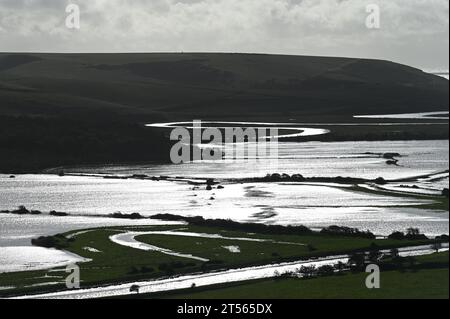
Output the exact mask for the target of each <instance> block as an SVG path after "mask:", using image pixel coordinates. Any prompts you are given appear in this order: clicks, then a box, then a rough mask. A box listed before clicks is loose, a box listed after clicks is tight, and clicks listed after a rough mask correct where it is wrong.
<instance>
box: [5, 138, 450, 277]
mask: <svg viewBox="0 0 450 319" xmlns="http://www.w3.org/2000/svg"><path fill="white" fill-rule="evenodd" d="M448 147H449V144H448V140H445V141H396V142H392V141H383V142H337V143H321V142H306V143H280V145H279V159H278V161H277V163H276V164H277V166H276V167H274V166H272V164H273V161H267V160H266V159H264V158H261V159H259V160H256V161H255V162H252V163H248V162H247V161H245V160H238V161H233V162H230V161H225V162H223V161H217V162H214V161H212V162H194V163H189V164H181V165H148V166H115V167H95V168H84V169H82V170H81V171H82V172H84V173H91V174H94V173H101V174H115V175H131V174H147V175H149V176H154V175H156V176H159V175H166V176H173V177H176V176H183V177H187V178H189V177H192V178H195V177H197V178H209V177H212V178H218V179H220V178H243V177H261V176H265V175H266V174H268V173H274V172H280V173H281V172H283V173H288V174H294V173H300V174H303V175H304V176H306V177H313V176H325V177H335V176H350V177H363V178H377V177H379V176H382V177H384V178H385V179H399V178H405V177H411V176H422V175H428V174H432V173H439V174H438V175H435V176H434V177H424V178H422V179H419V180H417V181H415V182H414V183H413V184H414V185H415V184H418V185H419V186H420V187H423V188H429V189H431V190H427V191H424V192H423V193H426V192H429V191H434V192H439V190H441V189H442V188H444V187H447V188H448V172H445V170H448V168H449V154H448ZM386 152H398V153H400V154H401V155H402V156H401V157H399V158H398V159H399V163H398V166H394V165H387V164H386V159H383V158H382V157H381V156H380V154H383V153H386ZM268 163H269V164H268ZM275 168H278V169H276V170H275ZM403 184H407V183H403V182H398V183H397V184H393V185H390V186H388V187H393V186H397V187H402V186H405V185H403ZM223 185H224V187H225V188H224V189H220V190H219V189H214V190H213V191H207V190H206V189H205V187H204V186H200V187H199V188H198V189H194V187H193V186H192V185H188V184H187V183H182V182H172V181H151V180H136V179H127V180H124V179H105V178H102V177H89V176H64V177H59V176H55V175H19V176H16V178H10V177H9V176H6V175H0V210H12V209H15V208H16V207H17V206H19V205H25V206H26V207H27V208H28V209H35V210H41V211H43V212H48V211H51V210H56V211H63V212H67V213H70V214H71V215H73V216H69V217H49V216H48V215H38V216H18V215H11V214H0V253H1V252H2V251H3V253H2V254H3V255H2V259H1V262H2V265H3V267H4V268H7V267H9V268H8V269H11V267H10V266H7V265H8V264H9V265H16V266H17V267H18V268H17V269H23V267H25V266H24V265H26V258H24V259H23V260H24V263H23V264H22V265H18V264H19V263H18V262H17V260H14V259H13V258H12V257H11V254H6V253H5V252H6V251H7V249H10V248H5V247H14V246H16V248H15V249H16V251H17V252H18V254H19V255H23V256H25V255H26V254H27V253H29V254H30V258H31V257H32V256H31V255H32V254H33V253H32V252H30V251H29V250H26V249H24V248H22V247H24V246H29V245H30V240H31V238H33V237H37V236H41V235H50V234H56V233H61V232H64V231H69V230H73V229H83V228H90V227H100V226H114V225H137V224H166V222H158V221H151V220H135V221H130V220H117V219H112V218H103V217H99V216H97V215H108V214H111V213H114V212H117V211H121V212H123V213H134V212H138V213H140V214H142V215H146V216H150V215H154V214H159V213H172V214H179V215H185V216H197V215H201V216H203V217H205V218H230V219H233V220H236V221H248V222H260V223H266V224H282V225H300V224H301V225H305V226H308V227H311V228H322V227H326V226H330V225H340V226H348V227H356V228H359V229H361V230H371V231H373V232H375V233H376V234H379V235H387V234H390V233H391V232H392V231H394V230H405V229H406V228H408V227H417V228H419V229H421V230H422V231H423V232H424V233H426V234H427V235H430V236H434V235H441V234H444V233H448V232H449V223H448V221H449V220H448V211H441V212H436V211H431V210H427V209H419V208H417V207H416V206H417V205H420V204H426V203H431V202H430V201H428V200H424V199H415V198H406V197H398V196H380V195H375V194H371V193H356V192H354V191H352V190H349V189H346V188H345V187H342V186H341V185H333V184H326V185H320V184H317V185H313V184H301V183H249V184H240V183H238V184H229V183H227V182H226V181H224V183H223ZM411 186H413V185H411ZM416 186H417V185H416ZM411 189H413V188H411ZM414 190H415V191H417V189H416V188H414ZM17 247H21V248H17ZM64 258H67V256H66V257H64ZM64 258H62V259H64ZM30 260H31V259H30ZM60 260H61V258H59V257H58V256H56V255H55V262H56V261H60ZM5 265H6V266H5ZM21 267H22V268H21Z"/></svg>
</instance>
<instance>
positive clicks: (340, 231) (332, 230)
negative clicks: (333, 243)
mask: <svg viewBox="0 0 450 319" xmlns="http://www.w3.org/2000/svg"><path fill="white" fill-rule="evenodd" d="M320 233H322V234H327V235H338V236H347V237H361V238H368V239H375V238H376V236H375V235H374V234H373V233H371V232H369V231H367V232H362V231H360V230H359V229H357V228H350V227H340V226H330V227H326V228H324V229H322V230H321V231H320Z"/></svg>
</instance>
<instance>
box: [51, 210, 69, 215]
mask: <svg viewBox="0 0 450 319" xmlns="http://www.w3.org/2000/svg"><path fill="white" fill-rule="evenodd" d="M50 216H56V217H65V216H69V214H67V213H64V212H57V211H55V210H52V211H51V212H50Z"/></svg>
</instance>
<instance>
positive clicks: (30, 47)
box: [0, 0, 449, 69]
mask: <svg viewBox="0 0 450 319" xmlns="http://www.w3.org/2000/svg"><path fill="white" fill-rule="evenodd" d="M69 3H74V4H78V5H79V6H80V9H81V28H80V29H79V30H75V29H68V28H67V27H66V25H65V20H66V16H67V14H66V12H65V8H66V5H67V4H69ZM370 3H374V4H378V5H379V7H380V10H381V12H380V18H381V28H380V29H368V28H367V27H366V23H365V21H366V18H367V15H368V13H366V5H367V4H370ZM0 51H9V52H11V51H15V52H17V51H34V52H37V51H45V52H136V51H138V52H161V51H162V52H178V51H184V52H258V53H280V54H299V55H328V56H352V57H370V58H380V59H388V60H393V61H396V62H401V63H405V64H409V65H413V66H416V67H421V68H427V69H448V65H449V58H448V55H449V0H367V1H366V0H128V1H126V0H72V1H68V0H0Z"/></svg>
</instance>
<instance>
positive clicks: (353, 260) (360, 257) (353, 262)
mask: <svg viewBox="0 0 450 319" xmlns="http://www.w3.org/2000/svg"><path fill="white" fill-rule="evenodd" d="M365 262H366V254H364V253H354V254H352V255H350V258H349V260H348V265H349V266H350V268H351V269H353V270H362V269H363V268H364V265H365Z"/></svg>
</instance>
